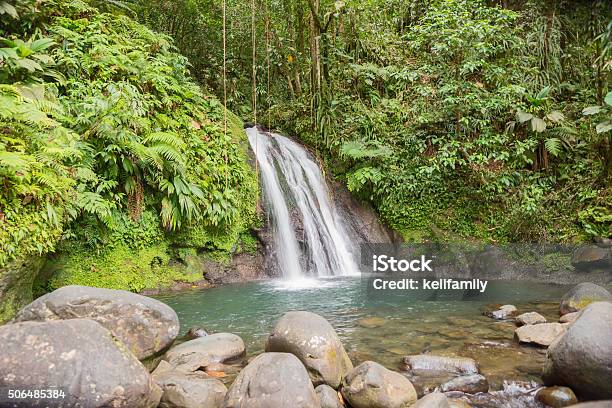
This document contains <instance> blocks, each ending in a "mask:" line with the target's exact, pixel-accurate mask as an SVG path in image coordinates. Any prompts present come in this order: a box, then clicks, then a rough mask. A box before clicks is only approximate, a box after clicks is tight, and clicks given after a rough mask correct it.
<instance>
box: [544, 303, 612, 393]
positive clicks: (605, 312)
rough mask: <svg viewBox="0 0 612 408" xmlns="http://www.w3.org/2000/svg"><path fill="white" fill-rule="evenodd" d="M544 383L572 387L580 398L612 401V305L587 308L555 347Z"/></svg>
mask: <svg viewBox="0 0 612 408" xmlns="http://www.w3.org/2000/svg"><path fill="white" fill-rule="evenodd" d="M543 379H544V382H545V384H547V385H566V386H568V387H570V388H571V389H572V390H574V392H575V393H576V394H577V395H578V396H579V397H580V398H586V399H606V398H608V399H610V398H612V387H610V384H612V303H609V302H596V303H592V304H590V305H589V306H587V307H586V308H585V309H584V310H583V311H582V312H581V313H580V315H579V316H578V318H577V319H576V320H575V321H574V323H572V324H571V325H570V326H569V327H568V328H567V333H565V335H563V336H561V337H559V338H558V339H557V340H556V341H555V342H554V343H553V344H551V346H550V347H549V349H548V353H547V355H546V363H545V365H544V373H543Z"/></svg>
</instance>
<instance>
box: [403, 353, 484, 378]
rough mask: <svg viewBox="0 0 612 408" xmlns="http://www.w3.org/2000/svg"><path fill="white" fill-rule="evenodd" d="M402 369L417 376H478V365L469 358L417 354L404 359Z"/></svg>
mask: <svg viewBox="0 0 612 408" xmlns="http://www.w3.org/2000/svg"><path fill="white" fill-rule="evenodd" d="M401 369H402V370H404V371H411V372H413V373H415V374H427V373H428V372H447V373H453V374H477V373H478V364H476V361H474V360H473V359H471V358H467V357H443V356H434V355H430V354H417V355H413V356H406V357H404V358H403V359H402V366H401Z"/></svg>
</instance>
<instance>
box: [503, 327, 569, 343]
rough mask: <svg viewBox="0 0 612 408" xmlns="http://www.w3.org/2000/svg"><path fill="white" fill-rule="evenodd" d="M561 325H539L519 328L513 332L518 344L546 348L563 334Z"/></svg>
mask: <svg viewBox="0 0 612 408" xmlns="http://www.w3.org/2000/svg"><path fill="white" fill-rule="evenodd" d="M565 330H566V329H565V327H564V326H563V325H562V324H561V323H540V324H534V325H527V326H521V327H519V328H517V329H516V330H515V331H514V337H515V338H516V339H517V340H518V341H519V342H520V343H532V344H537V345H539V346H545V347H548V346H550V344H551V343H552V342H553V341H554V340H555V339H556V338H557V337H559V336H560V335H562V334H563V333H565Z"/></svg>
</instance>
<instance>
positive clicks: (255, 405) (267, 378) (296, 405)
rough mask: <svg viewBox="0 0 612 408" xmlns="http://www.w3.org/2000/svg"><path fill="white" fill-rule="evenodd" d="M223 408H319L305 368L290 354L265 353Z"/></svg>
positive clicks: (243, 375) (242, 376) (244, 372)
mask: <svg viewBox="0 0 612 408" xmlns="http://www.w3.org/2000/svg"><path fill="white" fill-rule="evenodd" d="M222 406H223V408H288V407H291V408H319V407H320V405H319V401H318V400H317V395H316V394H315V390H314V387H313V386H312V383H311V382H310V378H309V377H308V372H307V371H306V368H305V367H304V365H303V364H302V363H301V362H300V360H298V358H297V357H296V356H294V355H293V354H289V353H263V354H260V355H258V356H257V357H255V358H254V359H253V361H251V362H250V363H249V364H248V365H247V366H246V367H245V368H244V369H243V370H242V371H241V372H240V374H238V377H236V380H235V381H234V383H233V384H232V386H231V387H230V389H229V391H228V392H227V395H226V396H225V401H224V402H223V405H222Z"/></svg>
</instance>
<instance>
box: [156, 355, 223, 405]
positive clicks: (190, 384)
mask: <svg viewBox="0 0 612 408" xmlns="http://www.w3.org/2000/svg"><path fill="white" fill-rule="evenodd" d="M162 363H163V364H160V366H162V367H158V368H157V369H156V370H155V371H154V372H153V379H154V380H155V382H156V383H157V385H159V386H160V387H161V389H162V391H163V394H162V397H161V401H160V403H159V408H217V407H219V406H220V405H221V403H223V399H224V398H225V394H226V393H227V388H226V387H225V385H223V383H222V382H221V381H219V380H217V379H215V378H211V377H209V376H208V375H206V374H205V373H203V372H201V371H197V372H193V373H187V372H179V371H174V370H172V369H171V367H170V365H169V364H168V363H166V362H165V361H162Z"/></svg>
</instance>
